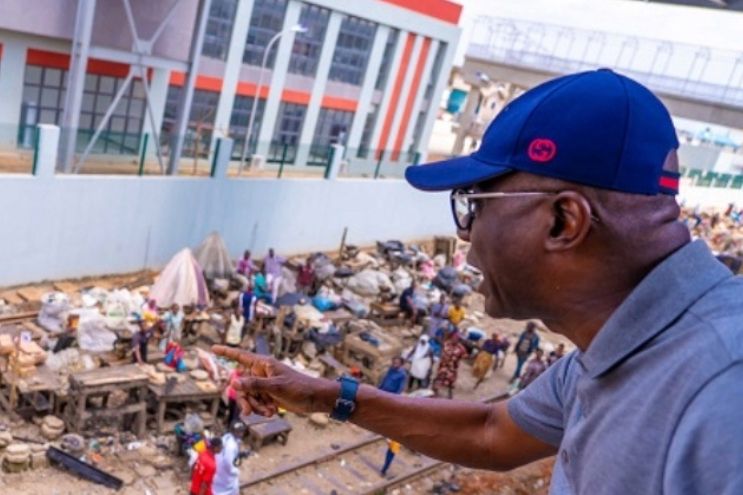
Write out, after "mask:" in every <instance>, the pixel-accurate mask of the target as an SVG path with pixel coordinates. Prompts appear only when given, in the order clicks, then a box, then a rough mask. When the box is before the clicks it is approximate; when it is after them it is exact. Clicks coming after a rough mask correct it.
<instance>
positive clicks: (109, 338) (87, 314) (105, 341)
mask: <svg viewBox="0 0 743 495" xmlns="http://www.w3.org/2000/svg"><path fill="white" fill-rule="evenodd" d="M74 313H75V314H79V315H80V324H79V326H78V328H77V342H78V345H79V346H80V349H82V350H84V351H89V352H108V351H112V350H113V348H114V343H115V342H116V338H117V337H116V334H115V333H113V332H112V331H110V330H108V329H107V328H106V319H105V318H104V317H103V316H102V315H101V314H100V313H99V312H98V310H96V309H78V310H75V311H74Z"/></svg>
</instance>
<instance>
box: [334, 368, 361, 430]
mask: <svg viewBox="0 0 743 495" xmlns="http://www.w3.org/2000/svg"><path fill="white" fill-rule="evenodd" d="M338 381H339V382H340V384H341V388H340V391H339V392H338V398H337V399H336V400H335V407H334V408H333V411H332V412H331V413H330V417H331V418H333V419H334V420H336V421H348V418H350V417H351V414H352V413H353V411H354V409H356V392H357V391H358V390H359V382H358V381H357V380H355V379H353V378H351V377H349V376H342V377H340V378H338Z"/></svg>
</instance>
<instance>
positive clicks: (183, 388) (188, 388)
mask: <svg viewBox="0 0 743 495" xmlns="http://www.w3.org/2000/svg"><path fill="white" fill-rule="evenodd" d="M170 375H171V374H170V373H168V374H167V375H166V379H167V378H168V376H170ZM168 388H169V387H168V386H167V384H166V385H154V384H150V385H149V390H150V394H151V396H153V397H154V399H155V402H157V410H156V413H155V420H156V425H157V426H156V430H157V434H158V435H162V434H163V432H164V431H166V430H169V429H172V428H170V427H171V426H174V424H175V422H173V425H171V424H170V423H169V422H168V423H166V421H165V413H166V412H167V410H168V406H171V405H176V404H177V405H184V404H185V405H189V404H194V403H196V404H200V403H207V407H208V408H209V414H210V419H209V420H207V421H204V424H205V425H206V426H209V425H211V424H213V423H214V422H216V420H217V409H218V408H219V399H220V397H221V395H222V393H221V391H220V390H215V391H213V392H208V391H204V390H202V389H201V388H199V386H198V385H196V381H195V380H194V379H192V378H191V377H190V376H185V380H184V381H182V382H179V383H177V384H175V386H174V387H172V389H171V390H168ZM180 416H182V418H183V417H185V412H184V413H183V414H181V415H180ZM202 419H203V418H202ZM176 422H177V421H176Z"/></svg>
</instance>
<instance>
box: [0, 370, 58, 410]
mask: <svg viewBox="0 0 743 495" xmlns="http://www.w3.org/2000/svg"><path fill="white" fill-rule="evenodd" d="M13 387H15V389H16V393H17V397H18V405H19V406H20V407H24V406H26V407H34V409H35V412H39V413H41V412H46V413H51V412H53V411H54V410H55V400H56V398H57V392H58V391H59V390H60V389H61V388H62V380H61V379H60V377H59V372H57V371H52V370H51V369H49V368H47V367H46V366H38V367H37V368H36V372H35V373H34V374H33V375H29V376H25V377H19V376H16V374H15V373H14V372H13V371H11V370H7V371H5V372H3V373H0V394H2V396H3V397H2V399H0V402H3V403H6V404H8V405H9V406H10V407H11V408H15V407H16V404H14V403H13V399H12V397H13V393H12V389H13ZM38 396H41V397H43V399H41V401H42V402H46V404H47V406H46V407H44V408H43V409H39V408H38V405H37V404H38V402H39V400H37V399H36V397H38Z"/></svg>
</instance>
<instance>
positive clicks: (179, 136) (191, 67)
mask: <svg viewBox="0 0 743 495" xmlns="http://www.w3.org/2000/svg"><path fill="white" fill-rule="evenodd" d="M211 4H212V0H199V3H198V5H199V6H198V9H197V10H196V12H197V13H196V20H195V21H194V26H193V33H192V34H191V47H190V48H189V53H188V71H187V72H186V81H185V83H184V85H183V88H182V89H181V97H180V101H179V102H178V112H177V114H176V115H177V116H176V119H175V129H174V130H175V134H174V135H172V136H171V137H170V156H169V158H168V169H167V171H168V175H178V167H179V166H180V161H181V154H182V152H183V143H184V141H185V138H186V130H187V129H188V122H189V120H190V118H191V104H192V103H193V95H194V91H195V87H196V78H197V77H198V74H199V59H200V58H201V50H202V47H203V46H204V33H206V24H207V21H208V19H209V9H210V7H211Z"/></svg>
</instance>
